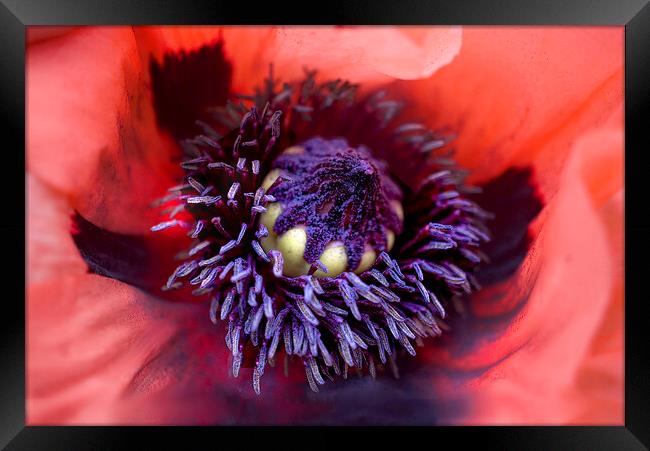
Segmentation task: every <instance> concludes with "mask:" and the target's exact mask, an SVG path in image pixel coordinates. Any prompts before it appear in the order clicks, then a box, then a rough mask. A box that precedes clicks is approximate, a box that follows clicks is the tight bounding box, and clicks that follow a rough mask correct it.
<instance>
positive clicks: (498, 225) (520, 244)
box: [474, 167, 544, 286]
mask: <svg viewBox="0 0 650 451" xmlns="http://www.w3.org/2000/svg"><path fill="white" fill-rule="evenodd" d="M481 188H482V192H481V193H479V194H477V195H475V197H474V200H475V201H476V203H478V204H479V205H481V207H483V208H484V209H485V210H487V211H489V212H491V213H492V214H493V215H494V217H493V218H492V219H491V220H489V221H488V224H487V225H488V227H489V228H490V230H492V231H493V237H492V240H491V241H490V242H488V243H486V244H485V245H484V247H483V248H482V250H483V252H485V254H486V255H487V256H488V257H489V259H490V264H489V265H484V266H483V267H482V268H481V270H480V271H479V272H478V273H477V279H478V280H479V282H480V283H481V285H483V286H488V285H491V284H494V283H497V282H501V281H503V280H506V279H507V278H509V277H510V276H512V275H513V274H514V273H515V271H516V270H517V268H519V265H521V263H522V262H523V260H524V258H525V257H526V253H527V252H528V249H529V247H530V244H531V243H532V237H531V235H530V233H529V231H528V226H529V225H530V223H531V222H532V221H533V220H534V219H535V218H536V217H537V215H538V214H539V212H540V211H542V208H543V207H544V203H543V200H542V197H541V193H540V192H539V190H538V189H537V186H536V183H535V181H534V177H533V171H532V169H531V168H529V167H512V168H509V169H507V170H506V171H505V172H503V173H502V174H501V175H499V176H498V177H496V178H494V179H492V180H490V181H489V182H487V183H485V184H484V185H483V186H482V187H481Z"/></svg>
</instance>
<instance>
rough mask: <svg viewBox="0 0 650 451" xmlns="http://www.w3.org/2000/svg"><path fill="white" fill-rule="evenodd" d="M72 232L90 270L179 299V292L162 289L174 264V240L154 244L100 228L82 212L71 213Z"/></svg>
mask: <svg viewBox="0 0 650 451" xmlns="http://www.w3.org/2000/svg"><path fill="white" fill-rule="evenodd" d="M71 220H72V227H71V235H72V240H73V241H74V243H75V245H76V246H77V249H78V250H79V253H80V254H81V257H82V258H83V259H84V261H85V262H86V265H88V272H90V273H94V274H99V275H100V276H105V277H110V278H111V279H116V280H119V281H121V282H124V283H127V284H129V285H132V286H134V287H137V288H140V289H142V290H145V291H146V292H148V293H150V294H152V295H155V296H157V297H159V298H162V299H166V300H179V299H182V297H180V296H179V294H178V292H174V291H163V290H161V287H162V285H163V284H162V283H161V280H163V281H164V278H166V277H167V275H168V273H169V271H170V264H172V265H173V260H172V258H173V255H174V253H175V252H177V250H175V249H174V247H173V243H172V242H171V241H173V240H171V239H169V240H165V239H160V238H159V239H157V241H156V242H155V243H152V242H151V241H149V240H147V238H146V237H145V236H144V235H129V234H124V233H117V232H112V231H110V230H106V229H104V228H102V227H99V226H97V225H95V224H93V223H92V222H90V221H89V220H87V219H86V218H84V217H83V216H81V214H79V212H76V211H75V212H74V214H73V215H72V218H71Z"/></svg>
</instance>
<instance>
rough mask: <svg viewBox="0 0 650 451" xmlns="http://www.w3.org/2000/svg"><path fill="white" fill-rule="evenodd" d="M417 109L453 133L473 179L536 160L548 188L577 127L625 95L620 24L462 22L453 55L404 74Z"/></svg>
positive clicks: (593, 121) (547, 191) (602, 115)
mask: <svg viewBox="0 0 650 451" xmlns="http://www.w3.org/2000/svg"><path fill="white" fill-rule="evenodd" d="M401 87H402V90H403V91H404V92H405V94H406V93H408V95H409V96H410V97H411V98H412V99H413V100H414V102H415V103H416V104H417V106H416V108H415V109H416V110H417V111H416V112H415V113H414V115H415V116H419V118H425V119H428V120H429V122H428V124H429V125H431V126H432V127H434V129H440V128H447V129H448V130H450V131H452V132H453V133H456V134H457V139H456V140H455V141H454V146H455V148H456V149H457V158H458V160H459V161H460V163H461V164H462V165H463V166H464V167H466V168H468V169H470V170H471V171H472V172H473V174H472V180H473V181H474V182H480V181H485V180H488V179H490V178H493V177H495V176H496V175H498V174H500V173H501V172H503V171H504V170H505V169H506V168H507V167H510V166H516V165H533V167H534V169H535V172H536V173H537V178H538V182H539V183H540V188H541V190H542V192H543V194H544V195H545V196H550V195H551V194H553V193H554V191H555V189H556V179H557V177H556V174H557V172H558V171H559V170H561V168H562V166H563V164H564V160H565V159H566V156H567V152H568V150H569V149H570V146H571V144H572V143H573V141H574V140H575V138H576V137H577V136H579V135H580V134H581V133H582V132H584V131H585V130H587V129H589V127H592V126H597V125H599V124H602V123H603V121H604V120H605V119H606V118H607V116H608V115H609V113H610V112H611V111H612V110H613V109H615V108H617V107H618V106H619V105H621V104H622V100H623V28H622V27H591V28H587V27H575V28H566V27H465V28H463V45H462V48H461V50H460V52H459V54H458V56H457V57H456V58H455V59H454V61H453V62H452V63H451V64H449V65H447V66H445V67H443V68H442V69H440V70H439V71H438V72H436V73H435V74H434V75H433V76H432V77H431V78H429V79H427V80H421V81H415V82H413V83H410V84H408V85H406V84H402V85H401Z"/></svg>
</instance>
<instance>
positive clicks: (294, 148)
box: [282, 146, 305, 155]
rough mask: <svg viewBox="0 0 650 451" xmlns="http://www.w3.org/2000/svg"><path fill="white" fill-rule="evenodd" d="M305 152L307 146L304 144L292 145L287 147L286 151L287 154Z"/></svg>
mask: <svg viewBox="0 0 650 451" xmlns="http://www.w3.org/2000/svg"><path fill="white" fill-rule="evenodd" d="M304 152H305V148H304V147H302V146H291V147H287V148H286V149H285V150H284V152H282V153H285V154H287V155H300V154H302V153H304Z"/></svg>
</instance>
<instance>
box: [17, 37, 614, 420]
mask: <svg viewBox="0 0 650 451" xmlns="http://www.w3.org/2000/svg"><path fill="white" fill-rule="evenodd" d="M25 62H26V67H25V76H26V117H25V120H26V124H25V125H26V149H27V155H26V174H25V181H26V213H27V218H26V219H27V223H26V227H27V232H26V235H27V243H26V253H27V254H26V259H27V262H26V423H27V424H28V425H467V426H472V425H623V424H624V338H623V337H624V313H623V311H624V310H623V309H624V289H623V285H624V252H623V241H624V223H623V214H624V208H623V206H624V177H623V164H624V125H623V124H624V123H623V118H624V115H623V111H624V110H623V108H624V102H623V99H624V83H623V82H624V70H623V67H624V28H623V27H622V26H620V27H615V26H598V27H596V26H392V27H389V26H309V27H307V26H133V27H131V26H80V27H59V26H57V27H50V26H29V27H27V36H26V53H25Z"/></svg>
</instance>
